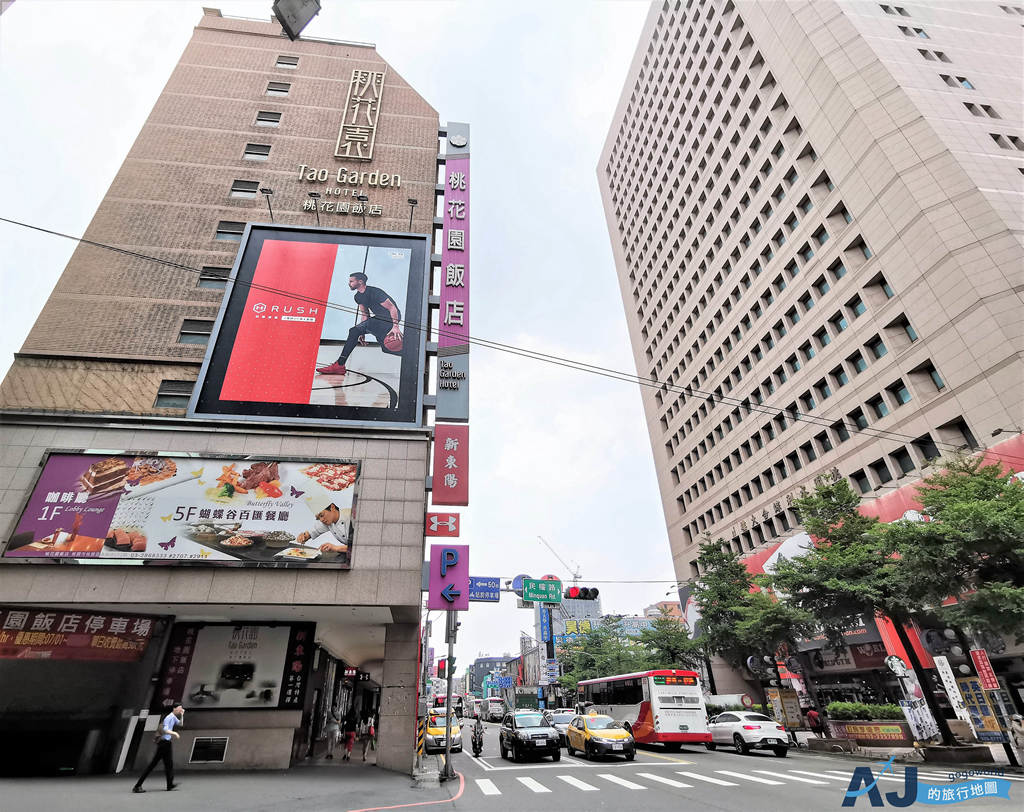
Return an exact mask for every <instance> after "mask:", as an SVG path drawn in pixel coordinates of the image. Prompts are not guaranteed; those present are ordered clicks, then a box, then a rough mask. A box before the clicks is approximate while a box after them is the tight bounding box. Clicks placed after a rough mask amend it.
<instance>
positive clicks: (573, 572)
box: [537, 536, 583, 584]
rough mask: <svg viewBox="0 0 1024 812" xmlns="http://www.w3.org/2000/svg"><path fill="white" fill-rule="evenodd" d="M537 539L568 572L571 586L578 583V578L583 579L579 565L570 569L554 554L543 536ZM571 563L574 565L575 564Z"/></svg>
mask: <svg viewBox="0 0 1024 812" xmlns="http://www.w3.org/2000/svg"><path fill="white" fill-rule="evenodd" d="M537 538H539V539H540V540H541V543H542V544H543V545H544V546H545V547H547V548H548V549H549V550H550V551H551V555H553V556H554V557H555V558H557V559H558V562H559V563H560V564H561V565H562V566H563V567H565V568H566V569H567V570H568V571H569V574H570V575H571V576H572V582H573V584H575V583H576V582H577V581H579V579H580V578H582V577H583V572H582V570H581V569H580V565H579V564H576V567H575V569H574V568H573V567H570V566H569V565H568V564H566V563H565V560H564V559H563V558H562V556H560V555H559V554H558V553H557V552H555V548H554V547H552V546H551V545H550V544H548V542H547V540H546V539H545V538H544V537H543V536H537ZM573 563H574V564H575V563H576V562H573Z"/></svg>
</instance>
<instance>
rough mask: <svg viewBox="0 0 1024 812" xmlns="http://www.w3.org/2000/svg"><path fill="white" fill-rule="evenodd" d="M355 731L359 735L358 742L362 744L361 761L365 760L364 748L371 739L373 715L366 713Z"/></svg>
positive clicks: (365, 748)
mask: <svg viewBox="0 0 1024 812" xmlns="http://www.w3.org/2000/svg"><path fill="white" fill-rule="evenodd" d="M357 733H358V735H359V743H360V744H361V745H363V761H366V750H367V748H369V746H370V742H371V741H372V740H373V716H372V715H371V714H369V713H368V714H366V716H364V717H363V719H362V721H361V722H360V723H359V729H358V731H357Z"/></svg>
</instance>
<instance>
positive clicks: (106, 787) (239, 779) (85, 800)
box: [0, 760, 458, 812]
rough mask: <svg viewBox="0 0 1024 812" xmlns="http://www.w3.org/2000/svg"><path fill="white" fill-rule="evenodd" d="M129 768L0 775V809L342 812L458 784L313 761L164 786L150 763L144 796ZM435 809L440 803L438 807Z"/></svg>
mask: <svg viewBox="0 0 1024 812" xmlns="http://www.w3.org/2000/svg"><path fill="white" fill-rule="evenodd" d="M135 778H136V773H123V774H121V775H115V776H111V775H100V776H83V777H67V778H5V779H0V809H3V810H12V812H13V810H17V812H107V811H108V810H109V812H119V811H120V810H125V812H127V811H128V810H131V812H138V810H140V809H145V810H149V809H153V810H175V811H178V810H188V811H189V812H192V810H197V809H209V810H218V812H220V811H221V810H223V811H224V812H236V811H237V812H279V810H282V809H302V810H303V812H328V810H330V812H346V810H355V809H365V808H368V807H376V806H393V805H396V804H408V803H418V802H422V801H439V800H446V799H448V798H450V797H451V796H452V795H454V794H455V793H456V792H457V791H458V782H457V781H454V782H449V783H447V784H442V785H440V786H435V787H427V788H423V789H416V788H414V786H413V781H412V778H410V777H409V776H408V775H402V774H400V773H394V772H390V771H388V770H381V769H379V768H377V767H375V766H373V765H372V764H371V763H369V762H367V763H365V764H364V763H363V762H361V761H359V762H356V761H352V762H345V763H343V764H342V765H341V766H338V765H337V764H336V763H335V762H331V761H328V762H320V761H319V760H318V761H317V762H316V763H313V764H311V765H309V766H301V767H293V768H292V769H290V770H281V771H277V770H275V771H266V772H264V771H260V772H252V771H249V772H242V771H239V772H227V771H223V772H222V771H217V772H188V771H180V772H179V773H178V775H176V778H177V781H178V783H179V784H180V789H177V790H175V791H174V792H167V791H166V789H165V788H164V787H165V786H166V784H165V781H164V777H163V773H162V771H161V770H160V769H159V768H158V769H157V770H156V771H155V772H154V773H153V774H152V775H151V776H150V777H149V778H148V779H147V781H146V785H145V788H146V794H145V795H135V794H133V793H132V791H131V789H132V784H134V783H135ZM438 808H441V807H438Z"/></svg>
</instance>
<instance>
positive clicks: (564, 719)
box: [551, 713, 576, 725]
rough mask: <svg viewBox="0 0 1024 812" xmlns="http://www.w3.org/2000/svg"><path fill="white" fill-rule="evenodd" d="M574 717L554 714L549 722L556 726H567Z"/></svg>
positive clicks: (567, 714)
mask: <svg viewBox="0 0 1024 812" xmlns="http://www.w3.org/2000/svg"><path fill="white" fill-rule="evenodd" d="M575 716H576V714H575V713H556V714H555V715H554V716H552V717H551V721H552V722H554V723H555V724H556V725H567V724H569V722H571V721H572V720H573V718H574V717H575Z"/></svg>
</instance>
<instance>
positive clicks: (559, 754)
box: [551, 750, 562, 761]
mask: <svg viewBox="0 0 1024 812" xmlns="http://www.w3.org/2000/svg"><path fill="white" fill-rule="evenodd" d="M551 760H552V761H561V760H562V751H561V750H555V752H554V753H552V754H551Z"/></svg>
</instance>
